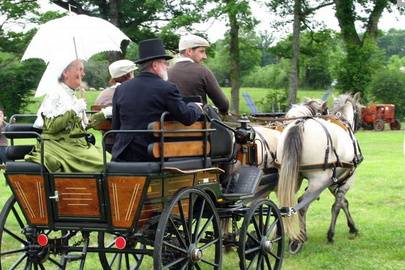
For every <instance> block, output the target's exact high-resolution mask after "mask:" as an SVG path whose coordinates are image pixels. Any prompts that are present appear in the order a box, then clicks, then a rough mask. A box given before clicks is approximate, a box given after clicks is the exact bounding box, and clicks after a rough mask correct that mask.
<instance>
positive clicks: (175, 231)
mask: <svg viewBox="0 0 405 270" xmlns="http://www.w3.org/2000/svg"><path fill="white" fill-rule="evenodd" d="M169 222H170V223H171V224H172V226H173V228H174V233H175V234H176V237H177V239H178V240H179V241H180V242H181V244H182V245H183V248H187V245H186V243H185V242H184V239H183V237H181V234H180V232H179V230H178V229H177V226H176V224H175V223H174V221H173V219H172V217H169Z"/></svg>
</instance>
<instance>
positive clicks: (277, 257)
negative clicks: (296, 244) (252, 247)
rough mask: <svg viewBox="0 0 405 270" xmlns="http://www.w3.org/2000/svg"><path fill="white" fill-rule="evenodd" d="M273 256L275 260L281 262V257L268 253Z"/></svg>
mask: <svg viewBox="0 0 405 270" xmlns="http://www.w3.org/2000/svg"><path fill="white" fill-rule="evenodd" d="M268 253H269V254H270V255H271V256H273V257H274V258H275V259H277V260H280V259H281V258H280V257H279V256H277V255H276V254H274V253H273V252H272V251H269V252H268Z"/></svg>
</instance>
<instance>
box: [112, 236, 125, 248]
mask: <svg viewBox="0 0 405 270" xmlns="http://www.w3.org/2000/svg"><path fill="white" fill-rule="evenodd" d="M115 246H116V247H117V248H118V249H124V248H125V247H126V246H127V239H125V238H124V237H122V236H118V237H117V238H115Z"/></svg>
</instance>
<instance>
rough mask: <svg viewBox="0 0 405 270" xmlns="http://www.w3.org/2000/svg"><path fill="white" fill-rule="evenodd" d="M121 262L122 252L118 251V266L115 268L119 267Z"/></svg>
mask: <svg viewBox="0 0 405 270" xmlns="http://www.w3.org/2000/svg"><path fill="white" fill-rule="evenodd" d="M121 263H122V253H120V254H119V255H118V267H117V269H121Z"/></svg>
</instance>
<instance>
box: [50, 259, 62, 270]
mask: <svg viewBox="0 0 405 270" xmlns="http://www.w3.org/2000/svg"><path fill="white" fill-rule="evenodd" d="M48 259H49V260H50V261H51V262H52V263H53V264H55V265H56V266H57V267H59V268H63V266H62V265H61V264H60V263H59V262H57V261H55V260H54V259H53V258H51V257H49V258H48Z"/></svg>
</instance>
